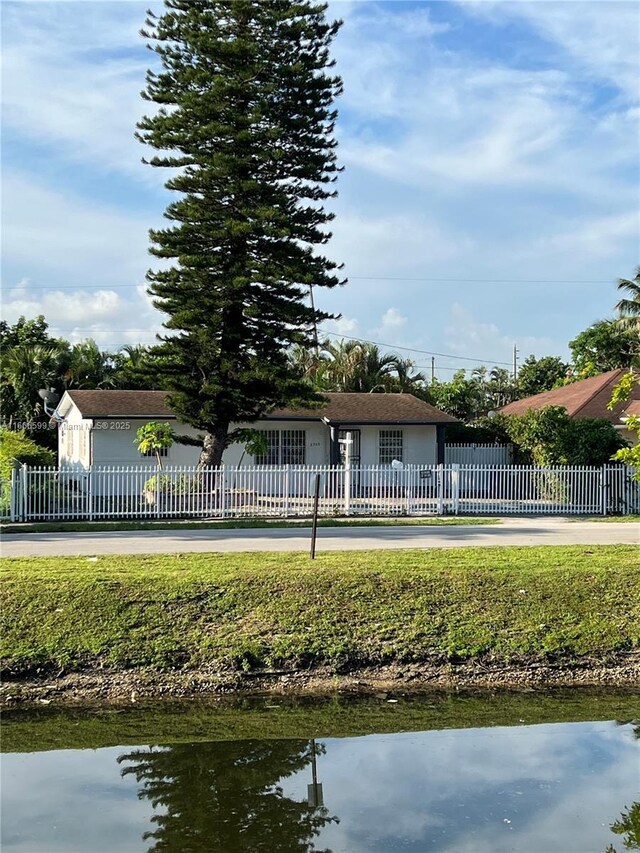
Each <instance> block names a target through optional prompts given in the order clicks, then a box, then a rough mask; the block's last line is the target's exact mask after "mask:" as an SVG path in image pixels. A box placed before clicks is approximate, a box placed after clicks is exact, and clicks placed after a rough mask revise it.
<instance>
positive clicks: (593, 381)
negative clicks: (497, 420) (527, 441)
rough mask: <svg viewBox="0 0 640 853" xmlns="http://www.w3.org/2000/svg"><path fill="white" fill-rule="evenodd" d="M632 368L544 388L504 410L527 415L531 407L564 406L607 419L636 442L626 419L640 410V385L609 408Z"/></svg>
mask: <svg viewBox="0 0 640 853" xmlns="http://www.w3.org/2000/svg"><path fill="white" fill-rule="evenodd" d="M628 372H629V371H628V368H619V369H617V370H609V371H608V372H607V373H601V374H600V375H599V376H590V377H589V378H588V379H581V380H580V381H579V382H572V383H571V384H570V385H563V386H562V387H561V388H553V389H552V390H551V391H543V392H542V393H541V394H534V395H533V396H532V397H525V398H524V399H522V400H515V401H514V402H513V403H509V404H508V405H506V406H503V408H502V409H500V411H501V412H502V414H504V415H524V414H525V413H526V412H528V411H531V410H537V409H543V408H545V407H546V406H563V407H564V408H565V409H566V412H567V414H568V415H569V417H571V418H604V419H605V420H608V421H610V423H612V424H613V426H614V427H615V429H617V430H619V431H620V433H621V434H622V437H623V438H624V439H625V440H626V441H628V442H629V443H630V444H633V443H634V442H635V441H636V436H635V435H634V433H632V432H629V430H627V429H626V426H625V418H626V417H627V416H628V415H632V414H636V413H640V387H638V383H635V385H634V387H633V391H632V393H631V397H630V399H629V400H627V401H626V402H623V403H618V405H617V406H615V408H614V409H612V410H609V409H608V408H607V407H608V405H609V401H610V400H611V396H612V394H613V389H614V388H615V387H616V385H617V384H618V382H620V379H621V378H622V377H623V376H624V374H625V373H628Z"/></svg>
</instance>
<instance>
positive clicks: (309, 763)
mask: <svg viewBox="0 0 640 853" xmlns="http://www.w3.org/2000/svg"><path fill="white" fill-rule="evenodd" d="M324 751H325V749H324V746H323V745H321V744H320V745H316V744H315V742H314V741H311V742H308V741H240V742H237V741H235V742H223V743H204V744H203V743H199V744H180V745H175V746H168V747H149V748H146V749H136V750H133V751H131V752H128V753H125V754H124V755H121V756H119V758H118V763H120V764H122V765H123V769H122V770H121V773H122V776H127V775H129V774H132V775H133V776H135V779H136V781H137V782H138V784H139V786H140V788H139V791H138V797H139V798H141V799H143V798H145V799H148V800H150V801H151V804H152V805H153V808H154V810H155V814H154V815H153V817H152V818H151V820H152V822H153V824H154V825H155V828H154V829H153V830H152V831H149V832H146V833H145V834H144V839H145V840H147V841H152V842H153V843H152V845H151V847H149V851H150V853H151V851H153V853H159V851H175V853H178V851H182V852H183V853H188V851H204V850H207V851H236V850H238V851H240V850H241V851H252V853H263V851H264V853H274V851H287V853H296V851H300V853H305V851H308V850H315V849H316V848H315V846H314V845H313V843H312V841H313V839H314V838H316V837H317V836H318V835H319V834H320V831H321V830H322V828H323V827H324V826H326V825H327V824H328V823H331V822H337V818H336V817H335V816H333V817H330V816H329V812H328V810H327V809H326V808H324V807H323V806H322V804H321V802H320V803H319V804H318V805H315V802H317V801H318V800H319V799H320V798H319V796H318V791H319V786H318V783H317V782H316V783H315V785H314V780H315V779H316V774H315V769H314V767H315V758H316V756H317V755H318V754H323V753H324ZM305 768H310V769H311V770H312V771H313V772H312V773H310V775H309V781H310V783H311V784H310V788H311V790H312V791H314V792H315V802H314V800H313V799H312V798H311V797H310V798H308V799H307V800H306V801H300V800H299V799H296V798H295V797H293V796H286V795H285V794H284V792H283V789H282V784H281V783H282V782H283V780H285V779H287V778H289V777H291V776H293V775H294V774H299V773H302V771H303V770H305ZM309 793H310V794H311V791H310V792H309ZM309 799H311V802H309ZM160 809H162V811H160ZM324 853H330V851H329V850H328V849H327V848H324Z"/></svg>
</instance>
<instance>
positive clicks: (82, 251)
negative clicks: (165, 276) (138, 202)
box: [3, 173, 155, 287]
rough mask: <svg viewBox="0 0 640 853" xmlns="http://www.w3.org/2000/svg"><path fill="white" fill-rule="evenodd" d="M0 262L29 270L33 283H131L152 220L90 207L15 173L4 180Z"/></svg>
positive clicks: (139, 271)
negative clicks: (36, 277) (0, 256)
mask: <svg viewBox="0 0 640 853" xmlns="http://www.w3.org/2000/svg"><path fill="white" fill-rule="evenodd" d="M3 206H4V221H3V232H4V233H3V242H4V247H3V262H4V263H5V264H12V265H14V266H15V267H24V268H28V269H30V270H31V271H32V272H31V273H30V275H31V277H32V278H35V275H34V273H35V272H37V273H38V274H39V279H40V280H39V281H38V284H40V283H42V284H49V283H50V281H51V280H54V281H55V280H57V281H58V282H59V281H60V278H61V277H62V276H68V277H69V281H68V282H67V283H68V284H69V285H72V284H77V285H82V286H85V287H89V286H91V285H94V284H95V282H96V280H98V281H100V282H101V284H107V283H110V284H115V283H118V284H127V285H135V284H138V283H139V282H141V281H142V280H143V278H144V273H145V270H146V260H147V259H146V255H147V246H148V236H147V230H148V228H149V225H150V224H155V223H151V222H150V221H149V220H150V219H151V217H150V216H149V217H146V218H143V217H136V216H134V215H132V214H128V213H126V212H124V211H123V210H122V209H119V208H117V207H115V206H113V207H110V206H109V205H107V204H104V203H103V204H100V203H97V202H96V203H92V202H90V201H89V200H88V199H86V198H82V197H80V196H78V195H75V194H74V193H72V192H70V191H69V190H68V189H64V188H63V187H60V188H59V189H54V188H48V187H46V185H45V184H44V182H42V181H41V182H36V181H35V180H34V179H32V178H29V177H27V176H24V175H18V174H16V173H14V174H12V175H5V176H4V179H3Z"/></svg>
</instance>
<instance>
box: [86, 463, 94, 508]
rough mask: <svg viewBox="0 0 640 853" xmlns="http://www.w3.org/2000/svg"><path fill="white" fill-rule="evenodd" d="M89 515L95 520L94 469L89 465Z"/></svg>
mask: <svg viewBox="0 0 640 853" xmlns="http://www.w3.org/2000/svg"><path fill="white" fill-rule="evenodd" d="M87 516H88V518H89V521H93V470H92V468H91V466H89V470H88V471H87Z"/></svg>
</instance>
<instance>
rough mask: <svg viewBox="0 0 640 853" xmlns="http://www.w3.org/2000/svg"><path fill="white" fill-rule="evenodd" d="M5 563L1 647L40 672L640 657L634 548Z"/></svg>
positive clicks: (21, 668) (11, 662)
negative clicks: (624, 653) (636, 652)
mask: <svg viewBox="0 0 640 853" xmlns="http://www.w3.org/2000/svg"><path fill="white" fill-rule="evenodd" d="M93 560H95V562H93V561H92V560H91V559H87V558H82V557H77V558H64V559H57V558H29V559H6V560H4V561H3V563H4V565H3V569H4V570H3V573H2V581H3V583H2V597H3V601H2V619H3V622H4V624H3V627H2V646H1V650H2V651H1V653H2V657H3V659H4V661H5V664H6V666H7V667H8V668H9V669H10V671H11V672H12V673H14V674H16V675H19V674H24V673H27V672H28V671H29V670H33V668H34V667H37V666H44V667H46V668H47V669H50V668H52V667H55V668H56V669H57V668H62V667H64V668H65V669H66V670H67V671H69V670H73V669H76V668H82V667H83V666H88V665H99V666H106V667H114V668H118V667H137V666H152V667H172V666H173V667H175V666H188V667H198V666H213V667H214V668H219V669H222V670H227V671H228V670H232V669H244V670H252V669H259V668H262V667H276V668H277V667H283V666H302V667H310V666H315V665H323V664H324V665H329V666H331V667H333V668H334V669H336V670H337V671H345V670H348V669H351V668H354V667H357V666H359V665H368V664H378V663H388V662H392V661H402V662H410V661H430V662H433V663H439V662H444V661H447V660H465V659H472V658H477V657H485V658H487V657H489V658H491V660H492V661H493V662H508V661H514V660H518V659H522V658H523V657H525V658H527V659H544V658H547V659H548V658H549V657H550V656H551V657H553V658H556V659H569V658H571V657H573V656H576V655H582V654H590V655H595V656H601V657H602V656H605V655H606V654H607V653H609V652H611V651H619V650H626V649H632V648H633V649H635V648H638V647H639V646H640V565H639V561H638V552H637V549H636V548H635V547H633V546H600V547H588V548H587V547H536V548H481V549H470V548H469V549H460V550H455V551H454V550H444V549H443V550H433V551H396V552H391V551H374V552H365V551H363V552H349V553H343V554H341V553H332V554H322V555H321V556H320V557H319V558H318V559H316V561H315V562H313V563H312V562H311V561H310V560H309V559H308V557H307V556H306V555H304V554H299V553H292V554H275V553H269V554H263V553H260V554H173V555H162V556H117V557H112V556H107V557H100V558H98V559H97V560H96V558H93Z"/></svg>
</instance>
